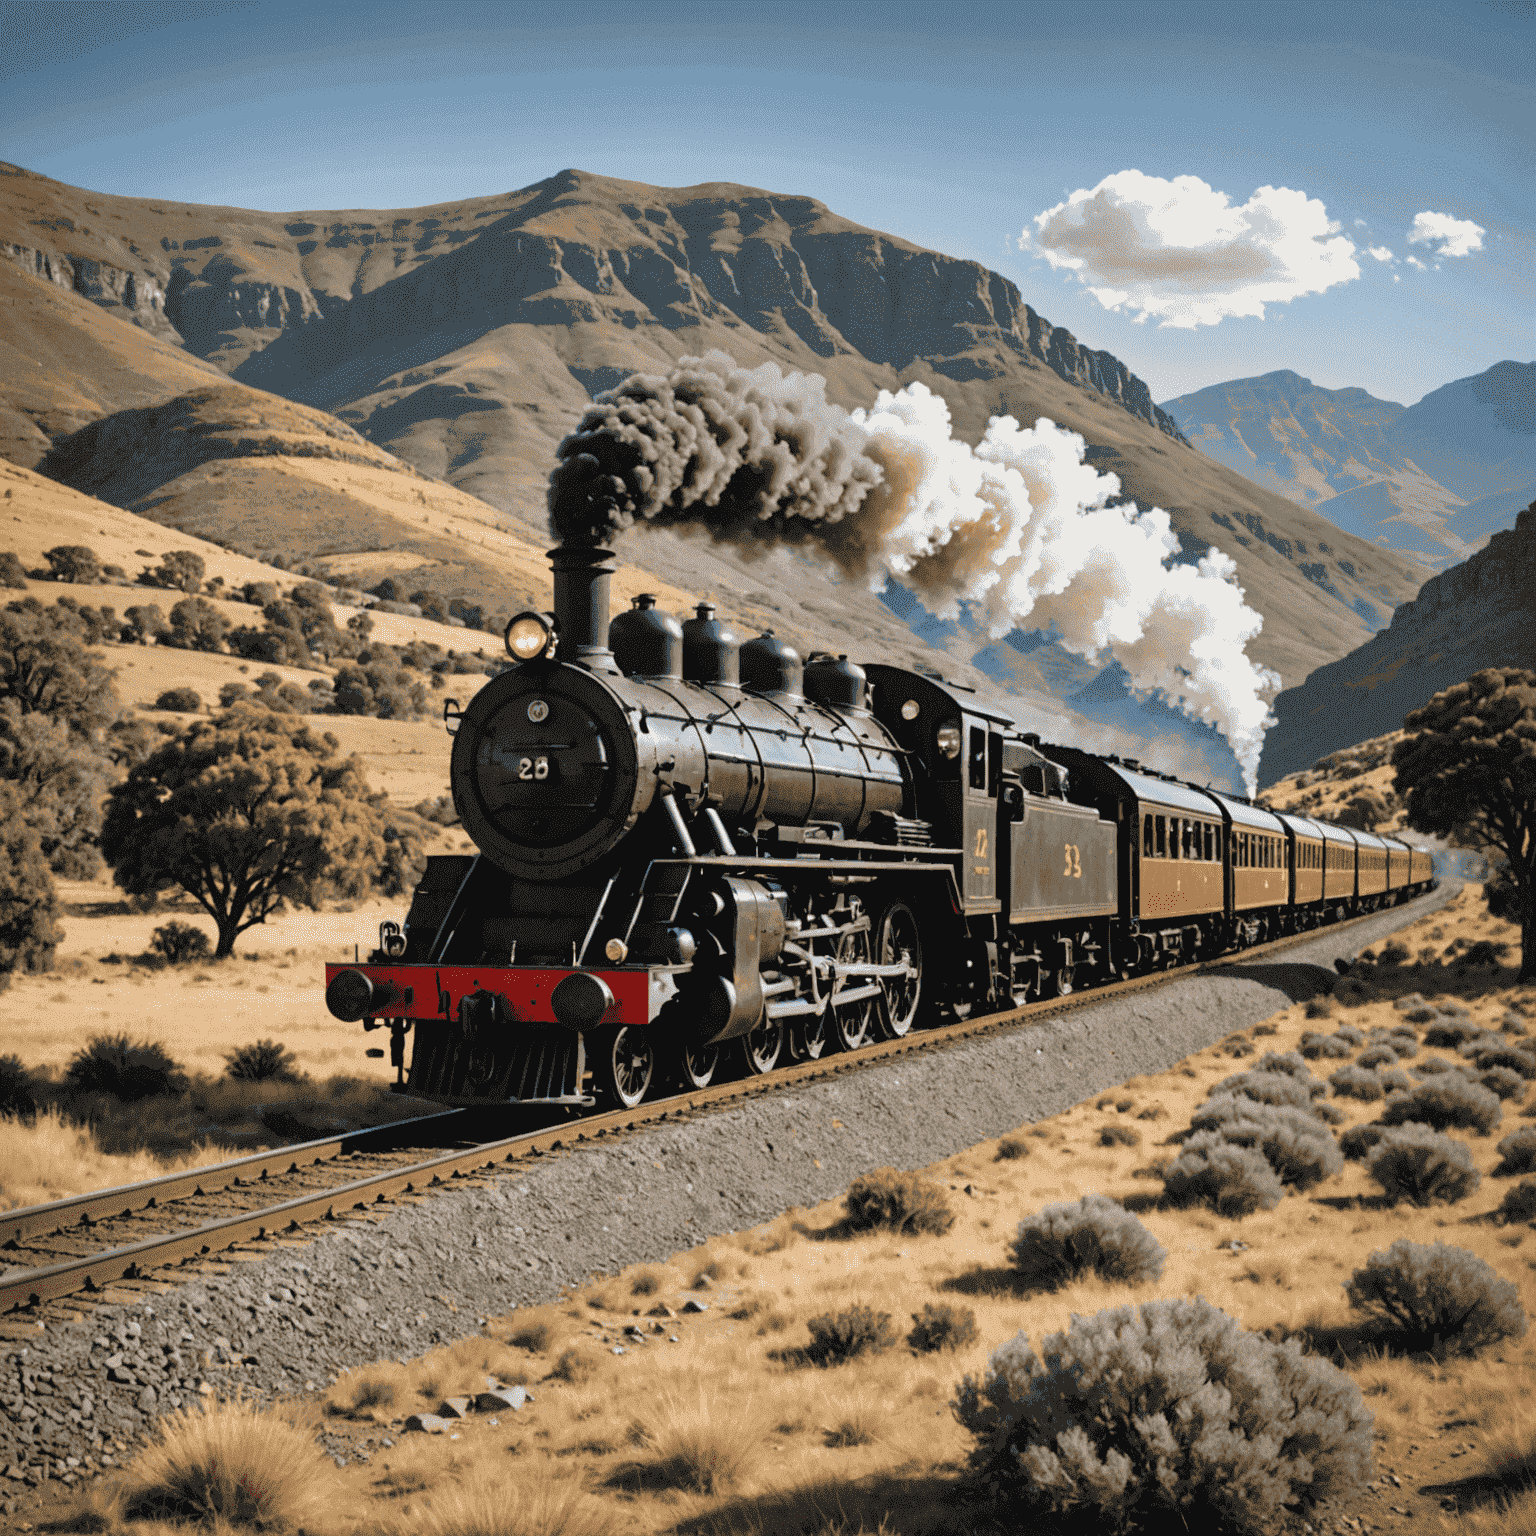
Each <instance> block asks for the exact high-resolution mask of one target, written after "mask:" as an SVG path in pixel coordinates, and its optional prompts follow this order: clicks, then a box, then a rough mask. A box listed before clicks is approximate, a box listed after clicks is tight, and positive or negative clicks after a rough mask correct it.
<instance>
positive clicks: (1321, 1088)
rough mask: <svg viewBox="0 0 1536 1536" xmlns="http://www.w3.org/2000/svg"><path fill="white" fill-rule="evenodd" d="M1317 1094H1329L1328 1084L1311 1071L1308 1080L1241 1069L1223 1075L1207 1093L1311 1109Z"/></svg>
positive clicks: (1212, 1095) (1211, 1096)
mask: <svg viewBox="0 0 1536 1536" xmlns="http://www.w3.org/2000/svg"><path fill="white" fill-rule="evenodd" d="M1314 1088H1315V1089H1316V1092H1317V1093H1326V1092H1327V1091H1328V1086H1327V1084H1326V1083H1324V1082H1322V1081H1321V1080H1319V1079H1317V1078H1313V1077H1311V1075H1310V1074H1308V1080H1307V1081H1303V1080H1302V1079H1300V1078H1297V1077H1293V1076H1291V1074H1290V1073H1288V1072H1257V1071H1250V1072H1238V1073H1236V1074H1235V1075H1234V1076H1232V1077H1227V1078H1223V1079H1222V1080H1221V1082H1219V1083H1217V1084H1216V1086H1215V1087H1214V1088H1212V1089H1211V1091H1210V1093H1209V1094H1208V1095H1207V1097H1209V1098H1213V1099H1214V1098H1216V1097H1217V1096H1218V1095H1220V1094H1229V1093H1230V1094H1240V1095H1241V1096H1242V1097H1243V1098H1245V1099H1252V1100H1253V1101H1254V1102H1255V1103H1256V1104H1283V1105H1288V1106H1289V1107H1290V1108H1292V1109H1311V1108H1312V1100H1313V1097H1314V1092H1313V1090H1314Z"/></svg>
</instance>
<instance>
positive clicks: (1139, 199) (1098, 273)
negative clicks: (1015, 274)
mask: <svg viewBox="0 0 1536 1536" xmlns="http://www.w3.org/2000/svg"><path fill="white" fill-rule="evenodd" d="M1019 245H1020V247H1021V248H1023V249H1034V250H1035V251H1037V252H1038V254H1040V255H1042V256H1044V257H1045V259H1046V260H1047V261H1048V262H1050V264H1051V265H1052V266H1053V267H1056V268H1058V269H1061V270H1064V271H1068V272H1072V273H1073V274H1075V275H1076V277H1077V279H1078V281H1079V282H1081V283H1083V284H1084V285H1085V286H1087V288H1088V291H1089V292H1090V293H1091V294H1092V295H1093V296H1094V298H1096V299H1097V300H1098V301H1099V303H1100V304H1102V305H1103V306H1104V308H1105V309H1124V310H1127V311H1129V312H1131V313H1133V314H1134V315H1135V318H1136V319H1137V320H1145V319H1146V318H1147V317H1148V316H1152V317H1154V318H1156V319H1157V320H1158V321H1159V322H1160V323H1161V325H1163V326H1165V327H1168V326H1172V327H1174V328H1176V329H1181V330H1193V329H1195V328H1196V327H1198V326H1202V325H1216V324H1217V323H1219V322H1220V321H1222V320H1225V319H1227V318H1228V317H1230V316H1238V315H1242V316H1253V317H1256V318H1258V319H1262V318H1263V317H1264V306H1265V305H1266V304H1284V303H1287V302H1289V301H1290V300H1291V299H1294V298H1299V297H1300V296H1301V295H1303V294H1307V293H1321V292H1323V290H1324V289H1326V288H1331V287H1333V286H1334V285H1335V284H1337V283H1346V282H1350V281H1352V280H1353V279H1355V278H1357V277H1359V276H1360V268H1359V266H1358V265H1357V264H1356V262H1355V246H1354V243H1353V242H1352V241H1351V240H1349V239H1348V238H1347V237H1346V236H1344V235H1342V234H1340V233H1339V226H1338V225H1337V224H1336V223H1333V222H1331V221H1330V220H1329V218H1328V210H1327V209H1326V208H1325V207H1324V206H1323V204H1322V203H1321V202H1319V201H1318V200H1317V199H1316V198H1309V197H1308V196H1307V195H1306V194H1305V193H1304V192H1296V191H1293V190H1291V189H1290V188H1288V187H1260V188H1259V189H1258V190H1257V191H1256V192H1255V193H1254V194H1253V195H1252V196H1251V197H1250V198H1249V199H1248V201H1247V202H1246V203H1244V204H1242V205H1241V206H1237V207H1234V206H1233V203H1232V199H1231V198H1230V197H1229V196H1228V195H1227V194H1226V193H1225V192H1218V191H1216V190H1215V189H1214V188H1212V187H1210V186H1208V185H1207V184H1206V183H1205V182H1203V181H1201V180H1200V179H1199V177H1197V176H1178V177H1175V178H1174V179H1173V180H1172V181H1168V180H1165V179H1163V178H1162V177H1158V176H1147V175H1144V174H1143V173H1142V172H1140V171H1120V172H1118V173H1117V174H1116V175H1113V176H1106V177H1105V178H1104V180H1103V181H1101V182H1100V183H1099V184H1098V186H1096V187H1092V188H1089V189H1086V190H1085V189H1079V190H1078V191H1076V192H1073V193H1072V194H1071V196H1070V197H1069V198H1067V200H1066V201H1065V202H1062V203H1058V204H1057V205H1056V206H1055V207H1054V208H1047V209H1046V210H1045V212H1044V213H1042V214H1039V215H1038V216H1037V217H1036V218H1035V221H1034V230H1033V232H1031V231H1030V230H1028V229H1026V230H1025V231H1024V233H1023V235H1022V236H1021V238H1020V240H1019Z"/></svg>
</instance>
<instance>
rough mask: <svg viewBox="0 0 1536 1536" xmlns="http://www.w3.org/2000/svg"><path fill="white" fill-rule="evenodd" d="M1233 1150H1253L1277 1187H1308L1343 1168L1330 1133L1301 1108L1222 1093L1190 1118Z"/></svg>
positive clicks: (1193, 1125)
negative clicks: (1276, 1180)
mask: <svg viewBox="0 0 1536 1536" xmlns="http://www.w3.org/2000/svg"><path fill="white" fill-rule="evenodd" d="M1190 1126H1191V1129H1193V1130H1194V1131H1196V1132H1202V1131H1211V1132H1215V1133H1216V1134H1217V1135H1219V1136H1220V1137H1221V1138H1222V1139H1223V1140H1224V1141H1228V1142H1230V1143H1231V1144H1232V1145H1233V1146H1238V1147H1257V1148H1258V1150H1259V1151H1260V1152H1262V1153H1263V1154H1264V1157H1265V1159H1266V1161H1267V1162H1268V1163H1269V1166H1270V1167H1271V1168H1273V1169H1274V1170H1275V1173H1276V1175H1277V1176H1278V1178H1279V1179H1280V1182H1281V1183H1282V1184H1290V1185H1294V1186H1295V1187H1296V1188H1298V1189H1308V1188H1310V1187H1311V1186H1312V1185H1313V1184H1316V1183H1318V1182H1319V1181H1320V1180H1322V1179H1325V1178H1328V1177H1330V1176H1331V1175H1332V1174H1335V1173H1337V1172H1338V1171H1339V1169H1340V1168H1342V1167H1343V1166H1344V1163H1343V1159H1342V1158H1341V1157H1340V1155H1339V1149H1338V1146H1337V1144H1336V1143H1335V1141H1334V1139H1333V1136H1332V1134H1331V1133H1330V1132H1329V1131H1328V1130H1327V1129H1326V1128H1325V1127H1324V1126H1322V1125H1320V1124H1319V1123H1318V1121H1317V1120H1316V1118H1314V1116H1313V1115H1312V1114H1310V1113H1309V1112H1308V1111H1306V1110H1302V1109H1293V1108H1291V1107H1290V1106H1288V1105H1283V1104H1258V1103H1255V1102H1254V1101H1253V1100H1252V1099H1241V1098H1232V1097H1229V1096H1227V1095H1225V1094H1223V1095H1221V1096H1219V1097H1217V1098H1214V1099H1208V1100H1206V1102H1205V1103H1204V1104H1202V1105H1201V1106H1200V1108H1199V1109H1198V1110H1197V1111H1196V1112H1195V1114H1194V1115H1193V1116H1192V1117H1191V1120H1190Z"/></svg>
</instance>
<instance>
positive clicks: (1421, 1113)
mask: <svg viewBox="0 0 1536 1536" xmlns="http://www.w3.org/2000/svg"><path fill="white" fill-rule="evenodd" d="M1502 1116H1503V1111H1502V1110H1501V1109H1500V1108H1499V1096H1498V1095H1497V1094H1496V1093H1490V1092H1489V1091H1488V1090H1487V1089H1486V1088H1484V1087H1483V1085H1482V1084H1481V1083H1474V1082H1470V1081H1469V1080H1468V1079H1467V1078H1465V1077H1463V1076H1462V1075H1461V1073H1459V1072H1445V1073H1442V1074H1441V1075H1440V1076H1439V1077H1437V1078H1434V1079H1432V1080H1431V1081H1429V1082H1425V1083H1420V1084H1419V1085H1418V1087H1417V1088H1414V1089H1411V1090H1410V1091H1409V1092H1407V1093H1394V1094H1393V1095H1392V1096H1391V1098H1389V1099H1388V1100H1387V1103H1386V1108H1385V1109H1384V1110H1383V1111H1382V1114H1381V1123H1382V1124H1383V1125H1402V1124H1403V1123H1404V1122H1405V1121H1409V1120H1414V1121H1418V1122H1420V1123H1422V1124H1424V1125H1432V1126H1434V1128H1435V1129H1436V1130H1441V1131H1443V1130H1444V1129H1445V1128H1446V1126H1448V1125H1459V1126H1465V1127H1467V1128H1469V1129H1471V1130H1475V1131H1476V1132H1477V1133H1478V1135H1480V1136H1486V1135H1487V1134H1488V1132H1489V1131H1491V1130H1492V1129H1493V1128H1494V1126H1496V1125H1497V1124H1498V1123H1499V1120H1500V1119H1501V1118H1502Z"/></svg>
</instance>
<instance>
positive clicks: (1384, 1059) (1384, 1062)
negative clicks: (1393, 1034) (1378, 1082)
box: [1355, 1045, 1397, 1071]
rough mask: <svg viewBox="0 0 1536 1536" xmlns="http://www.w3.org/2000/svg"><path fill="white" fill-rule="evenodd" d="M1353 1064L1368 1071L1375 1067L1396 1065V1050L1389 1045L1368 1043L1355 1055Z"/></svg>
mask: <svg viewBox="0 0 1536 1536" xmlns="http://www.w3.org/2000/svg"><path fill="white" fill-rule="evenodd" d="M1355 1065H1356V1066H1357V1067H1363V1068H1364V1069H1365V1070H1367V1071H1370V1070H1372V1069H1374V1068H1376V1067H1389V1066H1396V1065H1397V1052H1396V1051H1394V1050H1393V1049H1392V1047H1391V1046H1390V1045H1368V1046H1367V1047H1366V1048H1365V1049H1364V1050H1363V1051H1361V1052H1360V1054H1359V1055H1358V1056H1357V1057H1355Z"/></svg>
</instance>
